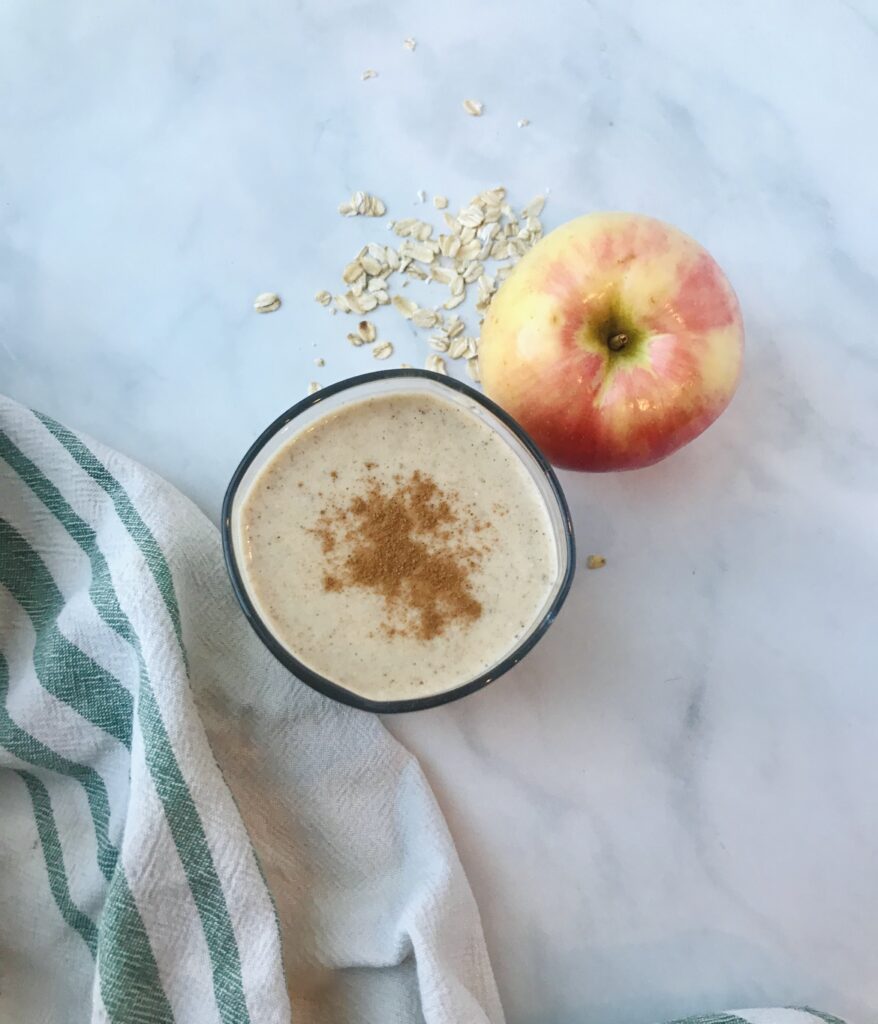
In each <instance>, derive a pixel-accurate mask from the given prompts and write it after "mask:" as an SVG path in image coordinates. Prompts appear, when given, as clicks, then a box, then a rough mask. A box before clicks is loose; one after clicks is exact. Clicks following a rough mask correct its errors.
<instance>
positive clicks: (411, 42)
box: [402, 36, 418, 51]
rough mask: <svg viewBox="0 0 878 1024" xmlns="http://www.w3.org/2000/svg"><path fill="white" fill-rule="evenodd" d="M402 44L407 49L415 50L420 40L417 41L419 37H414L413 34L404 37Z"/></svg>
mask: <svg viewBox="0 0 878 1024" xmlns="http://www.w3.org/2000/svg"><path fill="white" fill-rule="evenodd" d="M402 45H403V46H404V47H405V48H406V49H407V50H412V51H413V50H414V49H415V48H416V47H417V45H418V41H417V39H413V38H412V37H411V36H406V38H405V39H403V41H402Z"/></svg>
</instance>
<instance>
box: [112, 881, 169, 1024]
mask: <svg viewBox="0 0 878 1024" xmlns="http://www.w3.org/2000/svg"><path fill="white" fill-rule="evenodd" d="M97 960H98V982H99V984H100V988H101V999H102V1000H103V1003H104V1006H105V1007H106V1010H107V1014H108V1016H109V1018H110V1020H111V1021H114V1022H116V1024H174V1014H173V1011H172V1010H171V1005H170V1003H169V1002H168V999H167V996H166V995H165V993H164V989H163V988H162V983H161V979H160V978H159V971H158V966H157V965H156V962H155V957H154V956H153V953H152V948H151V946H150V944H149V938H148V937H147V934H146V931H145V930H144V927H143V922H142V921H141V919H140V913H139V912H138V910H137V904H136V903H135V902H134V897H133V896H132V895H131V890H130V889H129V887H128V882H127V880H126V879H125V875H124V874H123V873H122V871H117V872H116V874H115V875H114V876H113V878H112V880H111V882H110V887H109V890H108V892H107V898H106V901H105V903H104V912H103V914H102V915H101V928H100V932H99V933H98V957H97Z"/></svg>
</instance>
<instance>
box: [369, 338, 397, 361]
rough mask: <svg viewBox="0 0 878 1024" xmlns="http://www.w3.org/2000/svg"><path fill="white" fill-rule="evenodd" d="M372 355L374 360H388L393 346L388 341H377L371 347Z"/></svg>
mask: <svg viewBox="0 0 878 1024" xmlns="http://www.w3.org/2000/svg"><path fill="white" fill-rule="evenodd" d="M372 355H373V356H374V357H375V358H376V359H388V358H389V357H390V356H392V355H393V345H392V344H391V343H390V342H389V341H379V342H378V344H377V345H375V346H373V348H372Z"/></svg>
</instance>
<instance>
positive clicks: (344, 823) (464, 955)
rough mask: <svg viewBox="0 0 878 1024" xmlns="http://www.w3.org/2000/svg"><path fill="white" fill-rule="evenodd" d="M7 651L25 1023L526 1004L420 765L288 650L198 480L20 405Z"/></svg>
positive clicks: (1, 757)
mask: <svg viewBox="0 0 878 1024" xmlns="http://www.w3.org/2000/svg"><path fill="white" fill-rule="evenodd" d="M0 652H2V653H0V822H2V824H0V1020H3V1021H15V1022H17V1024H32V1022H44V1021H45V1022H47V1024H48V1022H51V1024H57V1022H67V1021H71V1022H79V1021H87V1020H89V1019H90V1020H92V1021H114V1022H116V1021H119V1022H122V1021H124V1022H138V1024H141V1022H142V1024H147V1022H148V1024H160V1022H171V1021H174V1022H178V1024H179V1022H184V1024H216V1022H221V1024H239V1022H247V1021H250V1022H253V1024H262V1022H272V1024H273V1022H281V1021H288V1020H290V1017H291V1009H290V1008H291V1005H292V1018H293V1019H294V1020H295V1021H296V1022H297V1024H311V1022H313V1024H345V1022H363V1024H366V1022H375V1024H396V1022H400V1024H402V1022H405V1024H411V1022H417V1021H425V1022H426V1024H468V1022H473V1024H488V1022H492V1024H500V1022H502V1020H503V1014H502V1010H501V1008H500V1004H499V1001H498V998H497V992H496V988H495V985H494V981H493V977H492V975H491V970H490V966H489V964H488V958H487V955H486V952H485V946H484V941H483V938H482V932H481V926H480V923H479V917H478V912H477V910H476V906H475V903H474V901H473V898H472V895H471V893H470V890H469V887H468V885H467V881H466V878H465V877H464V874H463V871H462V869H461V865H460V862H459V860H458V858H457V855H456V853H455V850H454V847H453V845H452V842H451V839H450V837H449V835H448V831H447V829H446V827H445V824H444V822H443V820H442V817H441V815H440V813H439V811H438V809H437V806H436V803H435V801H434V799H433V796H432V794H431V793H430V790H429V788H428V786H427V784H426V782H425V780H424V777H423V775H422V774H421V772H420V770H419V768H418V765H417V764H416V762H415V761H414V760H413V758H412V757H411V756H410V755H409V754H407V753H406V752H405V751H404V750H403V749H402V748H401V747H400V746H399V745H398V744H397V743H396V742H395V741H394V740H393V739H392V738H391V737H390V736H389V734H388V733H387V732H386V731H385V729H384V728H383V726H382V725H381V723H380V722H379V721H378V720H377V719H376V718H375V717H373V716H370V715H367V714H364V713H361V712H357V711H352V710H350V709H347V708H343V707H341V706H339V705H336V704H334V703H332V702H330V701H328V700H326V699H324V698H323V697H320V696H319V695H317V694H314V693H312V692H311V691H310V690H309V689H308V688H307V687H305V686H304V685H302V684H301V683H298V682H297V681H296V680H295V679H293V678H292V677H291V676H290V675H289V673H287V672H286V670H284V669H283V668H282V667H281V666H280V665H278V664H277V663H276V662H275V661H274V660H273V658H272V657H271V656H270V655H269V654H268V653H267V652H266V651H265V650H264V648H263V647H262V645H261V644H260V642H259V641H258V640H257V639H256V637H255V636H253V635H252V634H251V632H250V630H249V627H248V626H247V625H246V623H245V621H244V619H243V617H242V615H241V614H240V612H239V610H238V607H237V605H236V603H235V601H234V599H233V597H232V594H231V590H230V587H229V585H228V582H227V579H226V575H225V569H224V567H223V564H222V557H221V550H220V542H219V536H218V534H217V531H216V530H215V529H214V527H213V526H212V525H211V524H210V523H209V522H208V521H207V520H206V519H205V517H204V516H203V515H202V514H201V513H200V512H199V511H198V510H197V509H196V508H195V507H194V506H193V505H192V504H191V503H190V502H189V501H187V500H186V499H185V498H183V497H182V496H181V495H180V494H178V493H177V492H176V491H175V490H174V489H173V488H172V487H170V485H168V484H167V483H165V482H164V481H162V480H160V479H158V478H157V477H155V476H154V475H153V474H151V473H149V472H148V471H146V470H145V469H143V468H142V467H141V466H139V465H137V464H135V463H133V462H131V461H130V460H129V459H126V458H123V457H122V456H120V455H118V454H115V453H113V452H111V451H109V450H108V449H106V448H104V447H103V446H101V445H99V444H95V443H93V442H91V441H87V440H84V439H83V438H81V437H79V436H77V435H75V434H73V433H71V432H69V431H67V430H65V429H64V428H63V427H61V426H60V425H59V424H57V423H55V422H54V421H52V420H50V419H48V418H46V417H43V416H38V415H35V414H34V413H31V412H29V411H27V410H25V409H23V408H22V407H21V406H19V405H17V404H16V403H14V402H11V401H9V400H7V399H0ZM218 766H219V767H218ZM254 850H255V853H254ZM266 883H267V884H266ZM269 894H270V895H269ZM272 902H273V905H272Z"/></svg>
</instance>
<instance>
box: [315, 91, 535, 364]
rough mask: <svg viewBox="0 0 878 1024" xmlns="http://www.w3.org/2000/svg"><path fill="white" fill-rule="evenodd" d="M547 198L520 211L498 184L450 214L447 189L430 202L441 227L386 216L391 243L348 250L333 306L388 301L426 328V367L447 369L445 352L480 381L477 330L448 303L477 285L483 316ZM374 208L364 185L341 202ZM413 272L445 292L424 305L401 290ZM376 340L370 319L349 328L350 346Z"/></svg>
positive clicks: (359, 212) (366, 306) (361, 307)
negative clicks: (430, 353)
mask: <svg viewBox="0 0 878 1024" xmlns="http://www.w3.org/2000/svg"><path fill="white" fill-rule="evenodd" d="M475 102H476V101H473V103H475ZM478 105H479V107H481V104H478ZM474 116H478V115H474ZM417 198H418V201H419V202H421V203H424V202H426V200H427V194H426V192H424V191H423V190H419V191H418V192H417ZM544 203H545V196H544V195H539V196H537V197H535V198H534V199H533V200H531V202H530V203H528V205H527V206H526V207H525V208H524V209H523V210H522V211H521V212H520V213H517V212H516V211H515V210H513V208H512V206H511V205H510V203H509V202H508V200H507V196H506V189H505V188H503V187H502V186H499V185H498V186H495V187H493V188H488V189H485V190H484V191H482V192H480V193H478V194H477V195H475V196H473V197H472V198H471V199H470V200H469V201H468V202H467V203H465V204H463V205H462V206H461V207H460V209H459V210H458V212H457V213H456V214H453V213H451V212H449V209H448V207H449V201H448V198H447V197H446V196H443V195H436V196H433V207H434V208H435V209H436V210H438V211H441V221H442V223H441V224H440V225H439V226H438V231H436V227H435V226H434V225H432V224H430V223H429V222H428V221H426V220H422V219H420V218H418V217H404V218H400V219H399V220H389V221H388V222H387V227H388V228H389V229H390V230H391V231H393V233H394V234H395V236H396V238H394V239H393V241H394V242H396V245H393V244H389V245H388V244H383V243H379V242H369V243H367V244H366V245H364V246H362V247H361V248H360V249H359V251H358V252H355V253H353V254H352V257H351V259H350V261H349V262H348V263H347V264H346V265H345V267H344V270H343V272H342V278H343V280H344V283H345V286H346V288H347V291H345V292H344V294H340V295H336V296H335V297H334V302H335V309H333V310H332V312H336V311H337V312H342V313H355V314H360V315H362V314H363V313H366V312H371V311H372V310H374V309H376V308H377V307H378V306H383V305H391V304H392V305H393V306H394V307H395V308H396V310H397V312H398V313H400V314H401V315H402V316H403V317H405V319H407V320H408V321H409V322H410V323H411V326H412V328H413V329H415V330H422V331H425V332H427V335H426V336H427V338H428V344H429V346H430V348H431V349H432V350H433V353H435V355H436V357H437V358H438V359H439V362H436V361H435V360H433V361H432V362H431V363H430V366H429V368H430V369H433V370H434V371H435V372H439V373H442V372H447V370H446V367H445V360H444V359H443V358H442V357H443V356H447V357H448V358H451V359H456V360H461V361H463V363H465V369H466V373H467V374H468V376H469V377H470V379H471V380H474V381H477V380H478V377H479V365H478V338H477V336H476V332H472V330H471V329H470V330H468V328H467V324H466V323H465V322H464V318H463V317H461V316H459V315H458V314H457V313H454V314H453V315H451V316H449V315H448V314H447V312H446V311H451V310H456V309H457V307H458V306H461V305H462V304H463V303H464V302H465V301H466V299H467V297H468V296H470V297H472V295H473V292H472V291H468V288H474V289H475V291H476V295H475V302H474V305H475V309H476V313H477V319H478V323H479V324H481V323H482V322H483V321H484V317H485V314H486V313H487V311H488V309H489V307H490V305H491V302H492V300H493V298H494V295H495V294H496V292H497V290H498V289H499V288H500V287H501V285H502V283H503V282H504V281H505V279H506V277H507V276H508V274H509V273H510V272H511V270H512V269H513V267H514V265H515V264H516V263H517V262H518V260H519V258H520V257H521V256H523V255H524V254H525V253H526V252H527V251H528V250H529V249H530V248H531V247H532V246H533V245H534V244H535V243H536V242H537V241H538V240H539V239H540V238H541V237H542V234H543V227H542V223H541V222H540V217H539V215H540V214H541V213H542V209H543V206H544ZM377 204H380V206H379V205H377ZM377 210H381V211H382V212H384V204H383V203H381V200H379V199H376V198H375V197H373V196H370V195H368V194H367V193H365V192H355V193H354V194H353V195H352V196H351V198H350V200H349V201H348V202H346V203H344V204H342V206H341V207H340V211H341V212H342V213H343V214H344V215H346V216H364V215H365V216H370V215H373V216H374V215H377V213H376V211H377ZM434 231H436V235H435V237H434ZM440 232H441V233H440ZM412 280H414V281H423V282H426V283H427V284H429V285H430V286H431V288H432V290H433V292H434V294H435V292H436V290H441V291H442V292H443V293H444V294H440V295H438V296H436V297H435V298H433V300H432V301H431V302H429V304H427V305H423V306H422V305H420V304H419V302H417V301H415V300H413V299H410V298H407V297H406V293H405V292H404V291H403V289H405V288H407V287H408V286H409V284H411V282H412ZM318 301H321V302H323V303H328V302H331V301H332V298H331V297H330V296H329V293H328V292H326V293H325V294H324V293H320V295H319V296H318ZM375 340H376V330H375V327H374V325H372V324H370V323H369V322H368V321H367V320H362V321H361V322H360V327H359V329H358V330H357V331H356V332H355V333H352V334H349V335H348V341H349V342H350V344H352V345H355V346H361V345H365V344H368V345H373V343H374V342H375ZM385 344H387V345H390V343H389V342H387V343H385V342H379V343H378V344H377V345H374V348H373V352H374V355H375V358H388V357H389V355H390V353H391V352H392V351H393V346H392V345H391V346H390V349H389V351H387V354H386V355H385V354H383V353H384V352H385V349H384V345H385ZM432 358H433V357H432V356H431V359H432Z"/></svg>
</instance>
